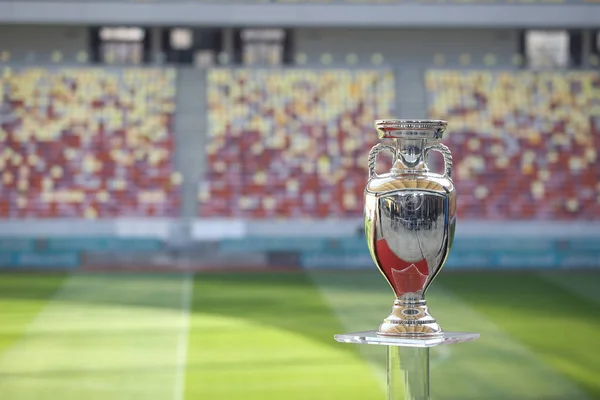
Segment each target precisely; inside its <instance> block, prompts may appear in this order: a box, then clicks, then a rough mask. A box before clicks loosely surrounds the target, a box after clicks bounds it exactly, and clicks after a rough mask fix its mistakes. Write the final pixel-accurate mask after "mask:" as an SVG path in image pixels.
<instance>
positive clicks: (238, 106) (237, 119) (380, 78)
mask: <svg viewBox="0 0 600 400" xmlns="http://www.w3.org/2000/svg"><path fill="white" fill-rule="evenodd" d="M207 90H208V139H207V146H206V152H207V173H206V176H205V177H204V179H203V180H202V182H201V184H200V193H199V200H200V215H201V216H204V217H213V216H227V217H246V218H305V217H312V218H314V217H317V218H323V217H330V216H331V217H347V216H358V215H360V214H361V213H362V196H363V190H364V186H365V180H366V176H367V170H366V167H367V161H366V158H367V154H368V152H369V149H370V148H371V147H372V146H373V145H374V144H375V143H376V142H377V138H376V135H375V134H374V133H373V120H374V119H375V118H376V117H380V116H382V117H385V116H391V115H393V114H392V110H393V105H394V101H395V100H394V97H395V94H394V77H393V74H392V73H391V72H389V71H384V70H343V69H326V70H318V69H314V70H311V69H291V70H270V69H225V68H218V69H213V70H210V71H209V72H208V88H207Z"/></svg>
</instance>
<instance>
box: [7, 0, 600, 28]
mask: <svg viewBox="0 0 600 400" xmlns="http://www.w3.org/2000/svg"><path fill="white" fill-rule="evenodd" d="M598 21H600V0H527V1H525V0H521V1H519V0H449V1H444V2H442V0H329V1H327V0H108V1H107V0H0V23H47V24H51V23H63V24H78V25H81V24H144V25H186V24H187V25H206V26H329V27H333V26H361V27H430V28H434V27H519V28H521V27H530V28H534V27H544V28H550V27H560V28H567V27H597V25H598Z"/></svg>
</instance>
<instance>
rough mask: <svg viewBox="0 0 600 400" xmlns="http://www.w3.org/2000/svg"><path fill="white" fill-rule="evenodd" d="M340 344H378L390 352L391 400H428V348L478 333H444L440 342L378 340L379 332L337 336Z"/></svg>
mask: <svg viewBox="0 0 600 400" xmlns="http://www.w3.org/2000/svg"><path fill="white" fill-rule="evenodd" d="M334 337H335V340H337V341H338V342H341V343H356V344H375V345H381V346H388V348H387V389H388V400H429V398H430V397H429V348H430V347H434V346H441V345H445V344H453V343H462V342H469V341H471V340H475V339H477V338H478V337H479V334H478V333H468V332H444V336H443V337H439V338H423V339H419V338H402V337H394V336H377V331H364V332H354V333H343V334H339V335H335V336H334Z"/></svg>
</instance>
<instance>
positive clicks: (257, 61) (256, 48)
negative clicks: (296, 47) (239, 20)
mask: <svg viewBox="0 0 600 400" xmlns="http://www.w3.org/2000/svg"><path fill="white" fill-rule="evenodd" d="M289 39H290V37H289V32H288V31H286V30H285V29H238V30H237V31H236V34H235V50H236V51H235V55H236V57H235V58H236V60H235V61H236V62H237V63H240V64H244V65H281V64H286V63H288V61H289V58H290V55H291V52H290V40H289Z"/></svg>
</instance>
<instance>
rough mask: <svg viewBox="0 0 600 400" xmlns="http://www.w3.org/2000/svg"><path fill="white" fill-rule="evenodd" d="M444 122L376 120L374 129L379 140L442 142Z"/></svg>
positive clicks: (431, 120) (434, 120) (435, 120)
mask: <svg viewBox="0 0 600 400" xmlns="http://www.w3.org/2000/svg"><path fill="white" fill-rule="evenodd" d="M446 125H448V124H447V122H446V121H442V120H438V119H378V120H376V121H375V129H377V136H379V139H399V138H404V139H429V140H442V137H443V135H444V131H445V130H446Z"/></svg>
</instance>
